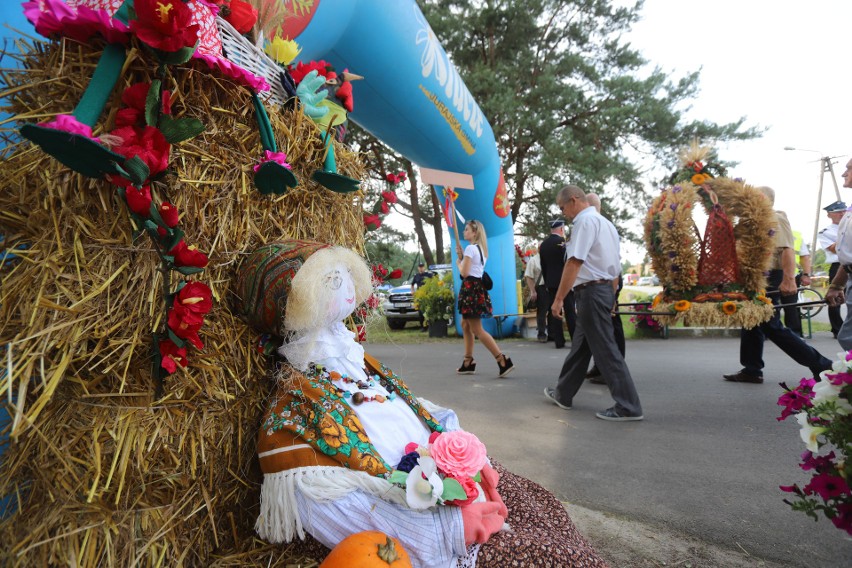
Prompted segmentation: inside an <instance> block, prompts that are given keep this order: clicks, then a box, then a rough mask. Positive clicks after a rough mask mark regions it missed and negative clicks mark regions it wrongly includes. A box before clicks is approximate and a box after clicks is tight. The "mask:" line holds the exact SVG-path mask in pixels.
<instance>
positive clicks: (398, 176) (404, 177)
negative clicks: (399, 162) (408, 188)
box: [396, 172, 408, 181]
mask: <svg viewBox="0 0 852 568" xmlns="http://www.w3.org/2000/svg"><path fill="white" fill-rule="evenodd" d="M396 178H397V179H398V180H399V181H405V180H406V179H407V178H408V176H407V175H405V172H399V173H398V174H397V175H396Z"/></svg>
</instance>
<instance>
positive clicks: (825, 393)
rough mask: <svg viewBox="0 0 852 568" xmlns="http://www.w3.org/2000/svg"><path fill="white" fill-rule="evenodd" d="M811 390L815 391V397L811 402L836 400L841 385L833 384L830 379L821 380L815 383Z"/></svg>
mask: <svg viewBox="0 0 852 568" xmlns="http://www.w3.org/2000/svg"><path fill="white" fill-rule="evenodd" d="M811 390H812V391H813V393H814V397H813V399H812V400H811V402H813V403H814V404H819V403H820V402H828V401H830V400H834V399H836V398H838V396H839V395H840V387H838V386H837V385H833V384H831V381H829V380H828V379H823V380H821V381H820V382H818V383H817V384H815V385H814V386H813V388H812V389H811Z"/></svg>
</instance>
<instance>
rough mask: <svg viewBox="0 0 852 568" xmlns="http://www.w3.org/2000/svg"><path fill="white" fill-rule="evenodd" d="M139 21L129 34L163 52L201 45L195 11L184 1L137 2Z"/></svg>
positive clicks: (152, 0) (143, 0)
mask: <svg viewBox="0 0 852 568" xmlns="http://www.w3.org/2000/svg"><path fill="white" fill-rule="evenodd" d="M133 7H134V9H135V10H136V19H135V20H131V21H130V30H131V31H132V32H133V33H135V34H136V37H138V38H139V39H140V40H142V41H144V42H145V43H146V44H148V45H149V46H151V47H153V48H154V49H159V50H161V51H179V50H181V49H183V48H184V47H193V46H194V45H195V44H196V42H198V31H199V26H198V24H193V23H191V21H192V9H191V8H190V7H189V5H188V4H187V3H186V2H183V1H182V0H136V1H135V2H134V4H133Z"/></svg>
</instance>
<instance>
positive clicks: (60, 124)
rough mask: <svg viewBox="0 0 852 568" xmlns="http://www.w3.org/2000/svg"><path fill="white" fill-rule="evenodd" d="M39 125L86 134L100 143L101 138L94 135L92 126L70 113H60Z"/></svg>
mask: <svg viewBox="0 0 852 568" xmlns="http://www.w3.org/2000/svg"><path fill="white" fill-rule="evenodd" d="M38 125H39V126H43V127H44V128H52V129H54V130H61V131H63V132H68V133H70V134H79V135H81V136H85V137H86V138H91V139H92V140H94V141H95V142H98V143H100V139H98V138H95V137H94V136H92V127H91V126H89V125H88V124H83V123H82V122H80V121H79V120H77V119H76V118H74V116H72V115H70V114H58V115H56V118H54V119H53V120H51V121H49V122H40V123H39V124H38Z"/></svg>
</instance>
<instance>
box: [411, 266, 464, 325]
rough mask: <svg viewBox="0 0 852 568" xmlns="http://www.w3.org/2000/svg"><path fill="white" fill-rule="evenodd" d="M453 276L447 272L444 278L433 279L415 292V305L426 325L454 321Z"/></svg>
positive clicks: (436, 277)
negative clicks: (440, 321)
mask: <svg viewBox="0 0 852 568" xmlns="http://www.w3.org/2000/svg"><path fill="white" fill-rule="evenodd" d="M455 301H456V299H455V296H454V295H453V274H452V272H447V273H445V274H444V276H443V277H438V276H435V277H432V278H429V279H428V280H426V283H425V284H423V285H422V286H421V287H419V288H418V289H417V291H416V292H414V305H415V306H416V307H417V309H418V310H420V313H422V314H423V319H424V320H426V323H427V324H429V323H432V322H433V321H439V320H442V319H444V320H447V321H448V322H449V321H451V320H452V319H453V306H454V305H455Z"/></svg>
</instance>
